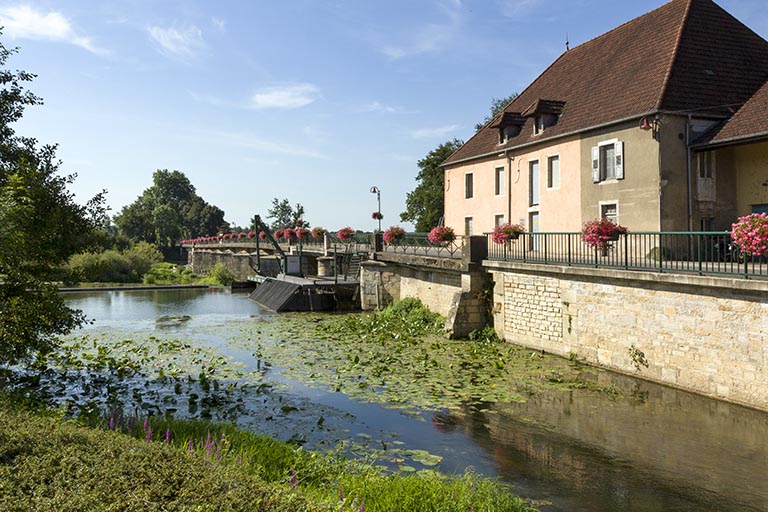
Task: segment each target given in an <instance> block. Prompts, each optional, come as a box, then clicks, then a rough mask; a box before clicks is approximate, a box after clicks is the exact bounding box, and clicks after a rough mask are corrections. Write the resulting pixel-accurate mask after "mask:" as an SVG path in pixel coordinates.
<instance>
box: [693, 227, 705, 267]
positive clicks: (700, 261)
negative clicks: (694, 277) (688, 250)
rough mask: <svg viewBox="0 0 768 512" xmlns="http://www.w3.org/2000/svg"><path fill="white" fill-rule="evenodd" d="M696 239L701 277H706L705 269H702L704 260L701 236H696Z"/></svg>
mask: <svg viewBox="0 0 768 512" xmlns="http://www.w3.org/2000/svg"><path fill="white" fill-rule="evenodd" d="M694 236H695V237H696V259H698V260H699V261H698V263H699V275H700V276H702V275H704V269H703V268H702V263H703V260H704V258H702V257H701V235H694Z"/></svg>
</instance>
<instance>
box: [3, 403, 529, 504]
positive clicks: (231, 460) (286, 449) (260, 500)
mask: <svg viewBox="0 0 768 512" xmlns="http://www.w3.org/2000/svg"><path fill="white" fill-rule="evenodd" d="M0 405H2V407H0V503H4V504H5V505H4V507H6V508H4V509H3V510H7V511H28V510H72V511H77V510H83V511H85V510H99V511H102V510H104V511H110V510H120V511H144V510H166V511H187V510H189V511H208V510H232V511H238V510H248V511H252V510H258V511H261V512H273V511H274V512H280V511H286V512H287V511H291V512H301V511H339V512H342V511H350V512H351V511H354V512H357V511H362V510H365V511H368V512H392V511H408V512H417V511H422V510H424V511H441V512H442V511H445V512H454V511H456V512H468V511H470V510H474V511H478V512H479V511H481V510H483V511H488V512H493V511H509V512H528V511H534V510H535V509H534V508H532V507H531V506H530V505H528V504H527V503H526V502H524V501H523V500H521V499H520V498H518V497H517V496H515V495H513V494H511V493H510V491H509V489H508V488H507V487H506V486H504V485H503V484H501V483H498V482H496V481H494V480H491V479H486V478H481V477H479V476H477V475H474V474H472V473H467V474H465V475H463V476H460V477H446V476H443V475H440V474H438V473H435V472H431V471H424V472H420V473H418V474H412V475H400V474H392V473H385V472H383V471H382V470H380V469H379V468H377V467H375V466H373V465H371V464H366V463H364V462H355V461H347V460H344V459H340V458H338V457H334V456H329V455H318V454H315V453H310V452H306V451H304V450H302V449H300V448H296V447H294V446H291V445H288V444H286V443H280V442H277V441H274V440H272V439H269V438H266V437H263V436H258V435H255V434H253V433H249V432H245V431H241V430H238V429H237V428H236V427H235V426H233V425H231V424H213V423H206V422H201V421H190V420H183V421H177V420H159V419H153V420H151V421H147V422H146V423H145V422H144V420H138V419H130V418H129V419H124V418H110V420H104V419H100V420H99V419H96V418H94V419H92V424H91V426H86V425H83V424H75V423H74V422H71V421H70V422H65V421H62V420H61V419H60V418H58V417H56V416H55V415H53V414H51V413H50V412H44V411H43V412H32V411H29V410H28V409H22V408H20V407H18V406H15V405H13V404H11V403H10V402H9V400H8V399H7V398H5V399H3V400H0ZM110 423H111V424H110ZM99 425H100V426H101V428H99ZM110 428H114V429H115V430H110ZM166 436H167V437H166Z"/></svg>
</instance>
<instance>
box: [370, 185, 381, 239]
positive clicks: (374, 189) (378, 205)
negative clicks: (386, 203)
mask: <svg viewBox="0 0 768 512" xmlns="http://www.w3.org/2000/svg"><path fill="white" fill-rule="evenodd" d="M371 194H376V208H377V209H376V211H377V212H378V213H379V215H378V217H379V218H378V219H376V220H378V221H379V233H381V190H379V187H376V186H374V187H371Z"/></svg>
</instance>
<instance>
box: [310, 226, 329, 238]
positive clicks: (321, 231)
mask: <svg viewBox="0 0 768 512" xmlns="http://www.w3.org/2000/svg"><path fill="white" fill-rule="evenodd" d="M327 232H328V230H327V229H325V228H321V227H320V226H317V227H316V228H312V238H314V239H315V240H321V239H322V238H323V237H324V236H325V234H326V233H327Z"/></svg>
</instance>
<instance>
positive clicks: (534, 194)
mask: <svg viewBox="0 0 768 512" xmlns="http://www.w3.org/2000/svg"><path fill="white" fill-rule="evenodd" d="M528 191H529V194H528V199H529V201H528V205H529V206H534V205H537V204H539V161H538V160H534V161H533V162H529V163H528Z"/></svg>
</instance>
